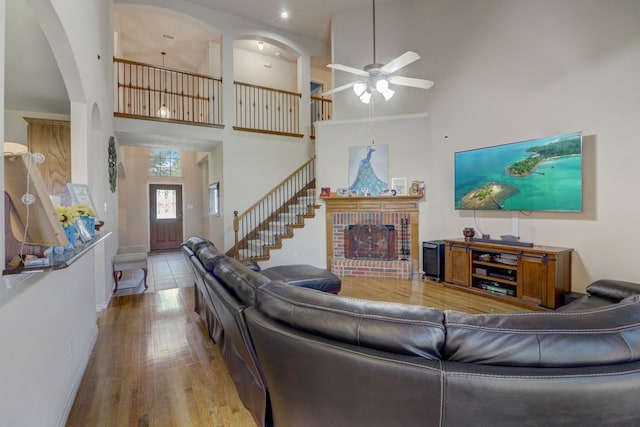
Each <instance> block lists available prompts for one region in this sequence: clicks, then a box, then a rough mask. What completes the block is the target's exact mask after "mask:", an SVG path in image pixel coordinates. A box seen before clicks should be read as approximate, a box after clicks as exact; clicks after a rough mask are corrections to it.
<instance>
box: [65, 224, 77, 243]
mask: <svg viewBox="0 0 640 427" xmlns="http://www.w3.org/2000/svg"><path fill="white" fill-rule="evenodd" d="M62 228H63V229H64V234H65V235H66V236H67V240H68V241H69V244H68V245H67V246H66V247H67V248H74V247H75V244H76V228H75V227H74V226H73V225H63V226H62Z"/></svg>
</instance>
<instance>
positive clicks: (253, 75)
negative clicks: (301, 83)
mask: <svg viewBox="0 0 640 427" xmlns="http://www.w3.org/2000/svg"><path fill="white" fill-rule="evenodd" d="M296 70H297V66H296V63H295V62H289V61H285V60H282V59H278V58H273V57H269V56H266V55H260V54H259V53H255V52H250V51H248V50H244V49H237V48H236V49H233V79H234V81H237V82H242V83H249V84H253V85H258V86H265V87H269V88H274V89H280V90H286V91H289V92H298V87H297V82H298V80H297V71H296Z"/></svg>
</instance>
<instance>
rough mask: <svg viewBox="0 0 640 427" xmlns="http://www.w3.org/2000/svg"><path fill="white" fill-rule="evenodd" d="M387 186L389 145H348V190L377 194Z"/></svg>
mask: <svg viewBox="0 0 640 427" xmlns="http://www.w3.org/2000/svg"><path fill="white" fill-rule="evenodd" d="M388 188H389V146H388V145H386V144H383V145H364V146H357V147H349V190H354V191H356V192H358V193H359V194H362V193H363V190H366V193H367V194H370V195H372V196H378V195H380V194H381V193H382V191H384V190H386V189H388Z"/></svg>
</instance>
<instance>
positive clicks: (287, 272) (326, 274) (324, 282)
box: [262, 264, 342, 294]
mask: <svg viewBox="0 0 640 427" xmlns="http://www.w3.org/2000/svg"><path fill="white" fill-rule="evenodd" d="M262 274H264V275H265V276H267V277H268V278H270V279H271V280H279V281H281V282H285V283H286V284H288V285H291V286H300V287H301V288H311V289H316V290H318V291H323V292H331V293H332V294H337V293H338V292H340V288H341V287H342V281H341V280H340V278H339V277H338V276H336V275H335V274H333V273H331V272H330V271H327V270H325V269H324V268H318V267H314V266H313V265H307V264H293V265H278V266H276V267H269V268H265V269H264V270H262Z"/></svg>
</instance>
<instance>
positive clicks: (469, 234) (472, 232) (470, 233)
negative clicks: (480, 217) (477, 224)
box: [462, 227, 476, 240]
mask: <svg viewBox="0 0 640 427" xmlns="http://www.w3.org/2000/svg"><path fill="white" fill-rule="evenodd" d="M462 235H463V236H464V239H465V240H471V238H472V237H473V236H475V235H476V230H474V229H473V228H471V227H466V228H465V229H464V230H462Z"/></svg>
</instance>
